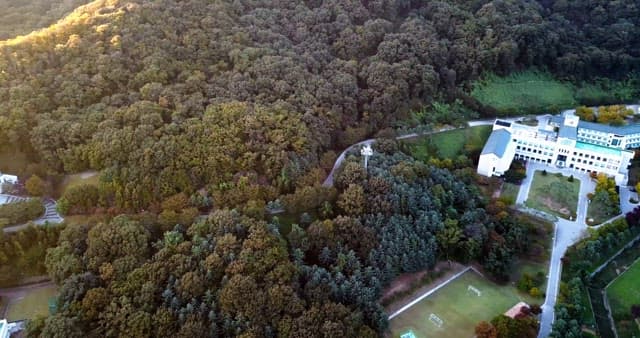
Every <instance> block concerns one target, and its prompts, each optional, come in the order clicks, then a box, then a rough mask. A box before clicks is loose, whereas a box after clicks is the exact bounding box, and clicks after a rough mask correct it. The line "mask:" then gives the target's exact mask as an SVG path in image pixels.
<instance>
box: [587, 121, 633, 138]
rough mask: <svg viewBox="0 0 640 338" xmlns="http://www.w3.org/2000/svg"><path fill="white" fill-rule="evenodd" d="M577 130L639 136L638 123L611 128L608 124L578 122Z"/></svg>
mask: <svg viewBox="0 0 640 338" xmlns="http://www.w3.org/2000/svg"><path fill="white" fill-rule="evenodd" d="M578 128H583V129H590V130H596V131H601V132H603V133H610V134H618V135H631V134H640V123H632V124H627V125H624V126H611V125H608V124H602V123H595V122H587V121H580V123H579V124H578Z"/></svg>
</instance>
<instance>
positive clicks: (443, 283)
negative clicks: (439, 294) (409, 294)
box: [389, 266, 471, 320]
mask: <svg viewBox="0 0 640 338" xmlns="http://www.w3.org/2000/svg"><path fill="white" fill-rule="evenodd" d="M469 270H471V267H470V266H468V267H466V268H465V269H464V270H462V271H460V272H458V273H456V274H455V275H453V276H451V277H449V279H447V280H446V281H444V282H442V283H440V285H438V286H436V287H435V288H433V289H431V290H429V291H427V292H425V293H423V294H422V295H421V296H419V297H418V298H416V299H414V300H412V301H411V302H410V303H409V304H407V305H405V306H403V307H402V308H400V310H398V311H396V312H394V313H392V314H391V315H390V316H389V320H391V319H393V318H394V317H396V316H398V315H399V314H401V313H402V312H404V311H406V310H407V309H408V308H410V307H412V306H414V305H416V303H418V302H419V301H421V300H423V299H425V298H426V297H428V296H430V295H431V294H432V293H434V292H436V291H438V290H439V289H440V288H442V287H443V286H445V285H447V284H449V282H451V281H452V280H454V279H456V278H458V277H460V276H461V275H462V274H463V273H465V272H467V271H469Z"/></svg>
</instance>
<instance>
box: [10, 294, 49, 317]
mask: <svg viewBox="0 0 640 338" xmlns="http://www.w3.org/2000/svg"><path fill="white" fill-rule="evenodd" d="M57 294H58V291H57V289H56V287H55V286H50V287H46V288H41V289H36V290H33V291H32V292H30V293H29V294H27V295H26V296H24V297H23V298H22V299H18V300H13V301H12V302H11V303H10V304H9V310H8V311H7V320H8V321H14V320H21V319H29V318H33V317H35V316H37V315H43V316H48V315H49V298H51V297H55V296H57Z"/></svg>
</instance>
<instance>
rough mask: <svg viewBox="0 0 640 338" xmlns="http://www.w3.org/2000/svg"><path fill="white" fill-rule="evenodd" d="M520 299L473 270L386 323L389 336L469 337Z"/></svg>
mask: <svg viewBox="0 0 640 338" xmlns="http://www.w3.org/2000/svg"><path fill="white" fill-rule="evenodd" d="M521 300H524V301H526V299H522V297H520V296H519V295H518V291H517V289H516V288H515V287H511V286H499V285H497V284H495V283H493V282H491V281H489V280H487V279H486V278H484V277H482V276H481V275H480V274H478V273H477V272H475V271H473V270H469V271H467V272H465V273H463V274H462V275H460V276H459V277H458V278H456V279H454V280H452V281H451V282H449V283H448V284H446V285H444V286H443V287H442V288H440V289H438V290H437V291H436V292H434V293H433V294H431V295H429V296H428V297H426V298H424V299H422V300H421V301H420V302H418V303H416V304H415V305H413V306H412V307H410V308H408V309H407V310H405V311H404V312H402V313H401V314H399V315H398V316H396V317H394V318H393V319H392V320H391V321H390V325H391V333H392V337H394V338H397V337H401V338H413V337H415V338H424V337H429V338H431V337H434V338H438V337H442V338H451V337H456V338H457V337H460V338H464V337H469V338H471V337H473V336H474V329H475V326H476V324H477V323H478V322H480V321H482V320H486V321H489V320H491V319H492V318H493V317H495V316H496V315H498V314H501V313H504V312H505V311H507V310H509V309H510V308H511V307H512V306H514V305H515V304H516V303H518V302H519V301H521Z"/></svg>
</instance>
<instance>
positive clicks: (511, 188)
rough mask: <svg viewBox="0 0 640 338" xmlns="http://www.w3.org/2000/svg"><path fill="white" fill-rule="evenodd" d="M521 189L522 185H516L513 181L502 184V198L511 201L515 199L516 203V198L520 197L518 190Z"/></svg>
mask: <svg viewBox="0 0 640 338" xmlns="http://www.w3.org/2000/svg"><path fill="white" fill-rule="evenodd" d="M519 191H520V186H519V185H515V184H513V183H507V182H505V183H504V184H503V185H502V191H501V192H500V198H505V199H508V200H509V201H513V202H514V203H515V201H516V199H518V192H519Z"/></svg>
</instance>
